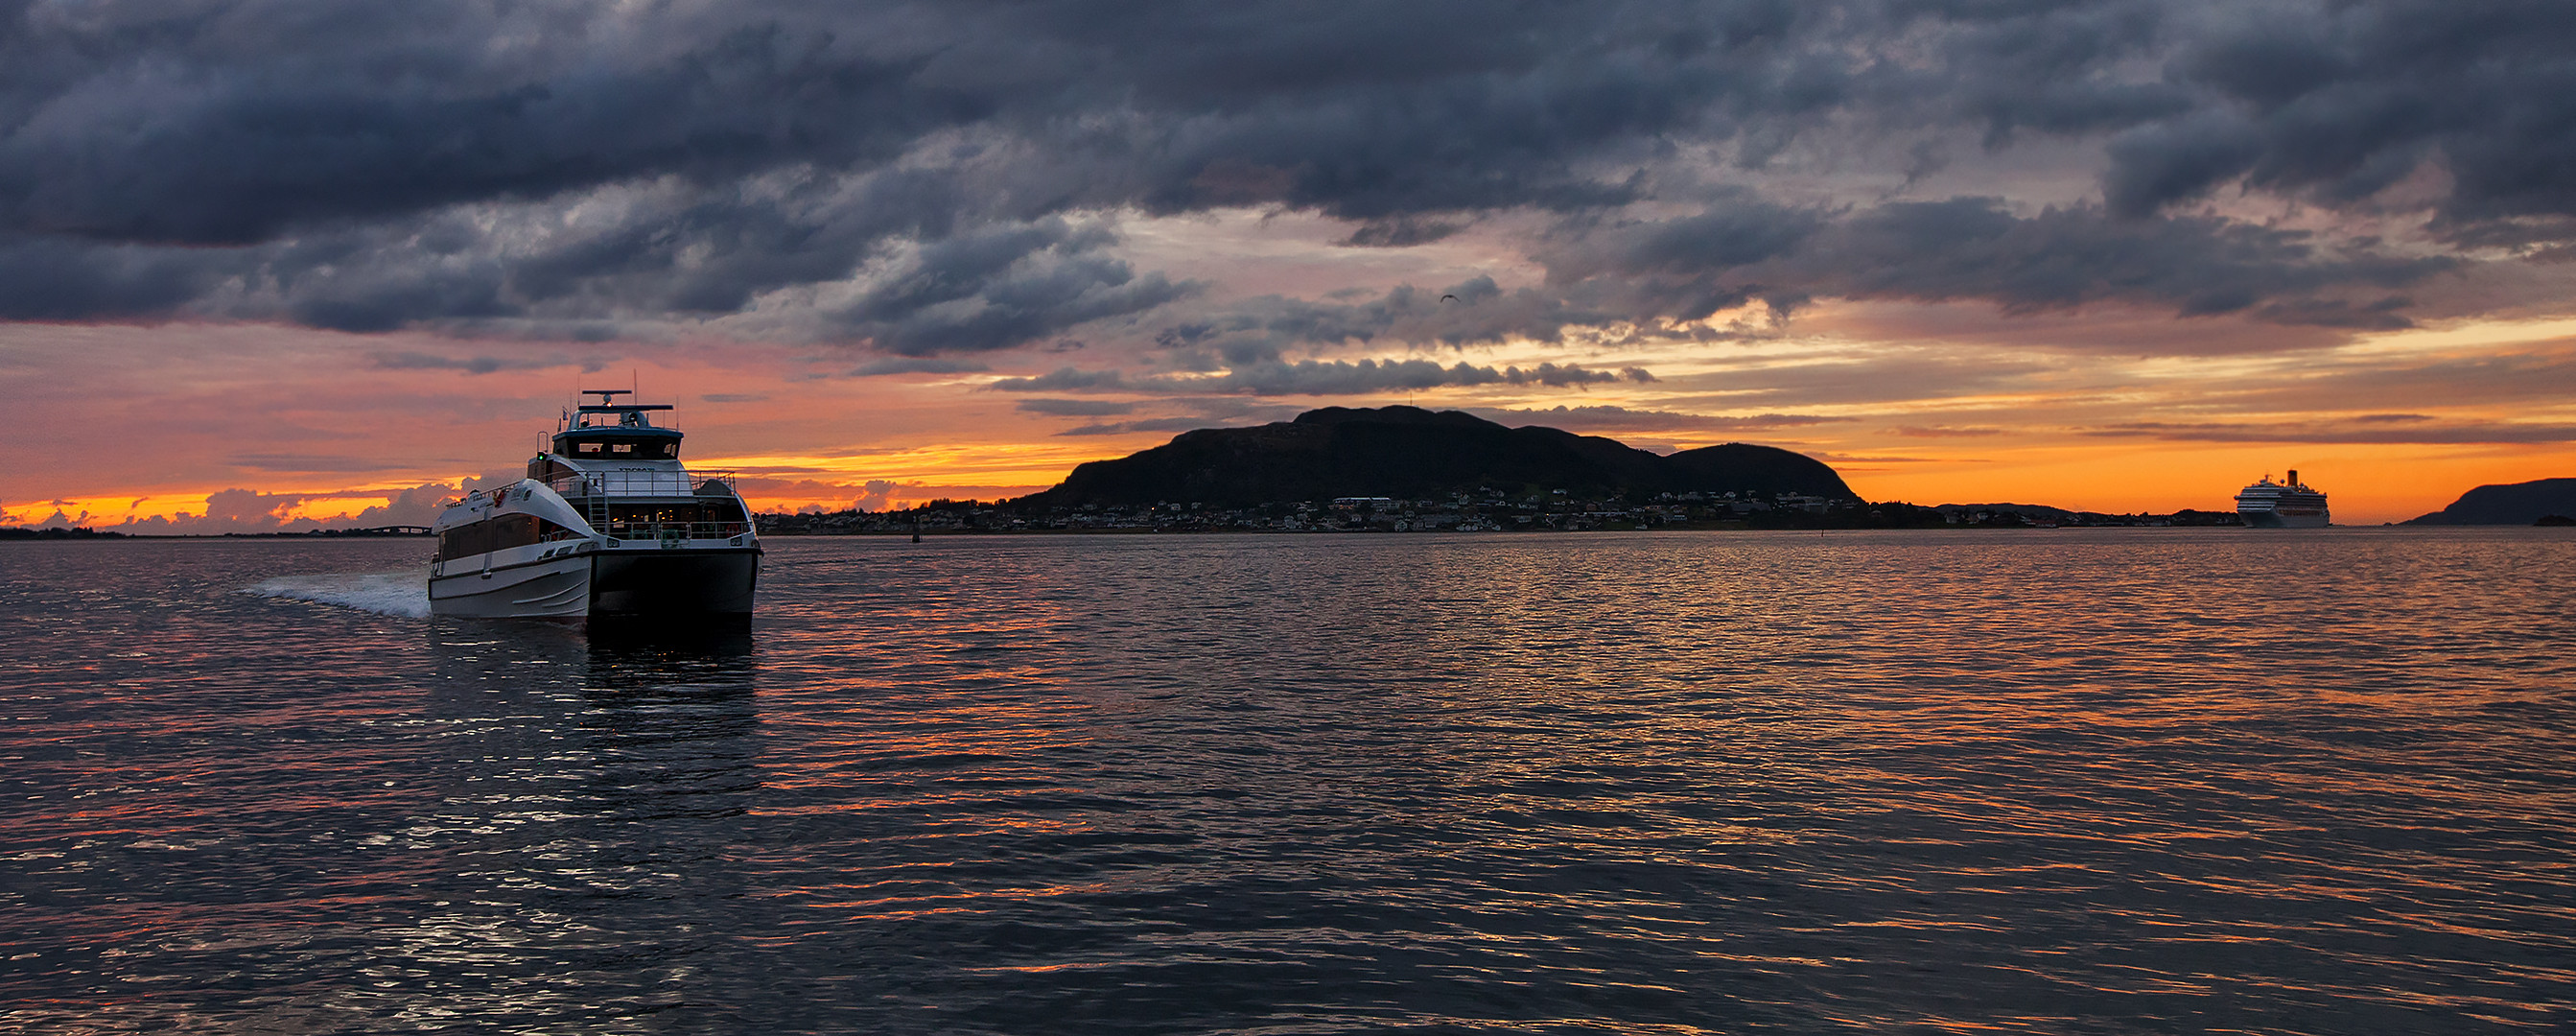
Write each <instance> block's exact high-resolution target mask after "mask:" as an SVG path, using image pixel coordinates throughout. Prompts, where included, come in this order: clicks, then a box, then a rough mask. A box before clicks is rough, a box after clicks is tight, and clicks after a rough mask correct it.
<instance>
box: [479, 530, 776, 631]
mask: <svg viewBox="0 0 2576 1036" xmlns="http://www.w3.org/2000/svg"><path fill="white" fill-rule="evenodd" d="M581 546H582V547H589V546H590V544H589V543H587V542H584V543H582V544H581ZM521 549H522V550H527V548H521ZM558 551H560V553H559V552H558ZM529 552H530V553H535V551H532V550H531V551H529ZM510 553H516V551H502V552H498V553H497V554H496V555H486V557H488V558H494V559H495V561H496V563H493V564H491V565H489V567H484V566H482V565H480V564H478V563H476V562H474V561H472V560H471V559H458V560H456V561H452V562H446V563H443V564H441V565H440V566H439V567H438V569H437V570H436V571H435V574H433V575H431V576H430V578H429V611H430V614H433V615H456V616H465V617H471V618H487V619H578V618H584V617H587V616H605V615H619V616H627V615H631V616H686V615H749V614H751V599H752V592H753V591H754V589H756V588H757V586H758V584H759V582H760V548H758V547H743V548H706V547H695V548H681V549H676V550H667V549H654V548H649V547H648V548H641V549H629V550H617V549H610V550H577V551H576V550H575V549H573V548H563V547H562V546H561V545H560V544H558V545H556V549H550V550H547V551H545V552H543V554H541V555H540V556H538V557H536V558H534V559H532V560H526V561H517V562H512V563H506V564H504V563H497V557H498V555H499V554H510ZM545 555H553V556H545Z"/></svg>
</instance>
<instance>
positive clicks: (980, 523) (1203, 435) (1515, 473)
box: [759, 406, 2237, 536]
mask: <svg viewBox="0 0 2576 1036" xmlns="http://www.w3.org/2000/svg"><path fill="white" fill-rule="evenodd" d="M759 522H760V531H761V533H762V534H763V535H789V536H793V535H849V534H871V533H874V534H885V533H907V532H1022V531H1025V532H1036V531H1134V532H1199V531H1206V532H1227V531H1231V532H1333V531H1382V532H1434V531H1456V532H1479V531H1539V530H1556V531H1583V530H1594V529H1721V528H1757V529H1919V528H1944V527H1957V526H1978V527H2013V528H2028V527H2056V526H2097V525H2234V524H2237V518H2236V515H2235V514H2233V513H2227V512H2203V511H2182V512H2178V513H2176V514H2171V515H2148V514H2137V515H2107V514H2095V513H2091V512H2078V511H2066V510H2061V509H2058V508H2053V507H2041V506H2036V505H2028V504H1968V505H1961V504H1950V505H1944V506H1941V507H1921V506H1917V505H1914V504H1908V503H1897V502H1885V503H1872V502H1868V501H1864V500H1862V499H1861V498H1860V496H1859V495H1858V494H1856V493H1853V492H1852V491H1851V487H1850V486H1848V485H1846V484H1845V483H1844V482H1843V479H1842V476H1841V474H1839V473H1837V472H1836V471H1834V469H1833V468H1832V467H1830V466H1828V465H1827V464H1825V463H1824V462H1823V461H1819V460H1817V459H1815V458H1813V457H1808V456H1806V455H1804V454H1800V453H1795V452H1792V451H1789V450H1783V449H1779V448H1776V447H1770V446H1756V445H1752V444H1749V443H1727V444H1725V445H1720V446H1708V447H1702V448H1699V449H1694V450H1683V451H1680V452H1677V453H1671V454H1658V453H1654V452H1652V451H1649V450H1641V449H1637V448H1635V447H1632V446H1629V445H1627V444H1625V443H1622V442H1619V441H1618V440H1615V439H1609V438H1605V437H1602V436H1588V435H1576V434H1574V433H1571V432H1567V431H1563V430H1561V429H1556V428H1546V427H1539V426H1528V427H1521V428H1509V427H1505V426H1503V425H1500V424H1496V423H1494V422H1492V421H1487V420H1485V419H1483V418H1480V417H1477V416H1475V415H1473V414H1467V413H1462V412H1459V411H1454V410H1451V411H1438V412H1434V411H1429V410H1423V409H1420V408H1417V407H1409V406H1389V407H1379V408H1347V407H1326V408H1323V409H1320V410H1310V411H1307V412H1306V413H1304V414H1300V415H1298V416H1297V417H1296V418H1295V419H1294V420H1290V421H1281V422H1275V423H1272V424H1266V425H1261V426H1258V427H1251V428H1206V429H1200V430H1197V431H1191V432H1185V433H1182V434H1181V435H1179V436H1177V437H1175V438H1174V439H1173V440H1172V441H1171V442H1169V443H1166V444H1164V445H1162V446H1157V447H1154V448H1152V449H1148V450H1144V451H1141V452H1138V453H1135V454H1131V455H1129V456H1126V457H1121V458H1118V459H1115V460H1104V461H1093V462H1091V463H1088V464H1083V465H1081V466H1079V467H1077V468H1075V469H1074V470H1073V472H1072V474H1070V475H1068V476H1066V478H1065V480H1064V481H1063V482H1062V483H1060V484H1058V485H1056V486H1054V487H1053V488H1050V489H1047V490H1045V491H1042V492H1038V493H1032V494H1030V495H1028V496H1024V497H1019V498H1016V499H1011V500H999V501H992V502H980V501H974V500H965V501H955V500H934V501H931V502H930V503H927V504H923V505H921V506H918V507H912V508H906V509H902V510H894V511H883V512H867V511H857V510H849V511H841V512H837V513H828V514H765V515H760V516H759Z"/></svg>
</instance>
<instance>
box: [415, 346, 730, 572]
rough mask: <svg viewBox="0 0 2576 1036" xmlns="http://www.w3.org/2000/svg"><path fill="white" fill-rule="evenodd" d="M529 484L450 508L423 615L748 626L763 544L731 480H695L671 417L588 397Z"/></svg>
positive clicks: (595, 392)
mask: <svg viewBox="0 0 2576 1036" xmlns="http://www.w3.org/2000/svg"><path fill="white" fill-rule="evenodd" d="M581 394H582V395H583V396H585V397H591V396H595V397H598V399H597V402H587V401H585V402H583V403H582V404H581V405H579V406H576V407H575V408H573V409H572V410H570V411H567V412H566V413H565V414H564V417H563V420H562V421H561V422H559V423H558V424H557V425H556V427H555V433H554V437H553V439H552V440H551V441H550V443H549V446H548V448H547V449H546V450H545V451H544V452H542V453H539V454H537V455H536V457H534V458H532V459H530V460H529V461H528V476H527V477H526V478H523V479H520V480H519V481H517V482H513V483H511V484H509V485H506V486H502V487H500V488H497V489H488V490H480V491H477V492H474V493H471V494H468V495H467V496H466V497H465V498H464V499H462V500H457V501H453V502H451V503H449V504H448V505H447V508H446V510H445V511H444V512H442V513H441V514H440V515H439V516H438V521H437V522H436V524H434V525H432V526H431V527H430V528H431V531H433V532H435V533H437V535H438V553H437V555H436V556H435V557H434V558H433V559H432V560H431V561H430V563H429V610H430V613H431V614H433V615H457V616H472V617H478V618H537V619H587V618H593V617H605V616H636V617H690V616H703V617H715V616H748V615H750V614H751V601H752V592H753V590H754V588H755V587H756V586H757V585H758V583H759V581H760V557H761V550H760V538H759V536H758V535H757V534H756V533H755V532H754V531H753V529H752V521H751V510H750V508H748V507H746V506H745V505H744V504H743V500H742V496H741V495H740V494H739V493H737V492H736V491H735V488H734V480H733V477H732V476H731V475H706V476H699V475H692V474H690V473H689V470H688V469H687V468H685V467H682V466H681V464H680V430H679V429H677V428H664V427H658V426H656V425H654V424H653V417H652V415H653V414H654V413H655V412H657V411H663V410H669V409H671V407H670V406H669V405H668V404H658V403H657V404H642V403H636V402H633V401H631V400H629V401H625V402H620V401H619V400H618V398H617V397H619V396H630V397H631V396H632V395H634V393H633V392H631V391H629V390H626V389H584V390H582V393H581Z"/></svg>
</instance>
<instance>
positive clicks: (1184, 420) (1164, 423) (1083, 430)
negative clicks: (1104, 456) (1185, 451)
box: [1055, 417, 1223, 436]
mask: <svg viewBox="0 0 2576 1036" xmlns="http://www.w3.org/2000/svg"><path fill="white" fill-rule="evenodd" d="M1222 424H1223V422H1221V421H1216V420H1212V419H1209V418H1204V417H1154V418H1147V419H1145V420H1142V421H1117V422H1112V423H1109V424H1086V425H1077V426H1075V427H1072V428H1067V429H1065V430H1063V431H1061V432H1057V433H1055V434H1057V435H1077V436H1079V435H1124V434H1126V433H1128V432H1188V431H1196V430H1198V429H1201V428H1216V427H1220V426H1221V425H1222Z"/></svg>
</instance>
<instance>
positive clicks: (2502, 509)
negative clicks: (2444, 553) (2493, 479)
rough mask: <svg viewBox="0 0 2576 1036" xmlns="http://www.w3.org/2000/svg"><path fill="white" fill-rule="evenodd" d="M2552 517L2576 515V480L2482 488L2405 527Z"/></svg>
mask: <svg viewBox="0 0 2576 1036" xmlns="http://www.w3.org/2000/svg"><path fill="white" fill-rule="evenodd" d="M2550 515H2567V516H2576V478H2542V479H2533V480H2531V481H2529V482H2508V483H2502V484H2497V485H2485V486H2479V487H2477V488H2476V489H2472V490H2469V491H2468V492H2466V493H2462V494H2460V498H2459V499H2457V500H2454V501H2451V505H2450V506H2448V507H2445V508H2443V509H2441V510H2439V511H2434V512H2432V513H2430V514H2424V515H2418V516H2416V517H2413V518H2409V519H2407V520H2406V521H2405V522H2403V523H2402V524H2405V525H2530V524H2532V523H2533V522H2537V521H2539V520H2540V519H2542V518H2545V517H2548V516H2550Z"/></svg>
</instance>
